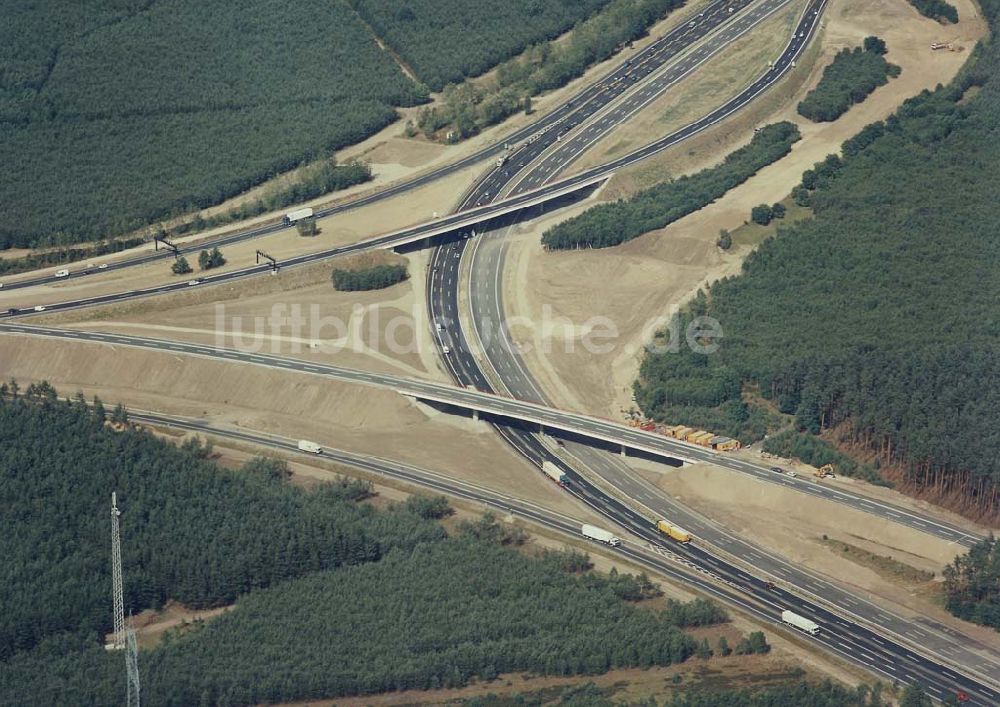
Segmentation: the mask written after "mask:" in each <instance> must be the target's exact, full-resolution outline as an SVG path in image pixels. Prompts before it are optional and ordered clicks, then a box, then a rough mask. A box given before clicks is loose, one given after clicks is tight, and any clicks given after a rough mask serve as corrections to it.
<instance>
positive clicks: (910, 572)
mask: <svg viewBox="0 0 1000 707" xmlns="http://www.w3.org/2000/svg"><path fill="white" fill-rule="evenodd" d="M819 543H820V544H821V545H824V546H825V547H828V548H830V549H831V550H833V551H835V552H836V553H837V554H838V555H842V556H844V557H846V558H848V559H850V560H851V561H853V562H856V563H858V564H859V565H863V566H865V567H867V568H869V569H872V570H874V571H875V572H876V573H877V574H878V575H879V576H880V577H882V578H883V579H887V580H889V581H892V582H896V581H902V582H905V583H907V584H926V583H927V582H930V581H933V579H934V573H933V572H926V571H924V570H921V569H917V568H916V567H914V566H913V565H908V564H906V563H905V562H900V561H899V560H897V559H894V558H893V557H892V555H879V554H877V553H874V552H870V551H869V550H865V549H864V548H862V547H858V546H857V545H852V544H851V543H847V542H844V541H843V540H833V539H831V538H828V537H827V536H825V535H824V536H823V537H822V538H820V539H819Z"/></svg>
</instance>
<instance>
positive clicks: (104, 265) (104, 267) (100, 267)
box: [97, 263, 108, 270]
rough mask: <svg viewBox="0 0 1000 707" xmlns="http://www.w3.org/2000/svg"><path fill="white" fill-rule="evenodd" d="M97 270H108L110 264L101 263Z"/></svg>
mask: <svg viewBox="0 0 1000 707" xmlns="http://www.w3.org/2000/svg"><path fill="white" fill-rule="evenodd" d="M97 269H98V270H107V269H108V264H107V263H101V264H100V265H98V266H97Z"/></svg>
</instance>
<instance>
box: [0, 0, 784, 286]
mask: <svg viewBox="0 0 1000 707" xmlns="http://www.w3.org/2000/svg"><path fill="white" fill-rule="evenodd" d="M751 2H752V0H716V1H715V2H713V3H711V4H709V5H707V6H706V7H705V8H704V10H702V11H701V16H700V17H699V19H700V20H701V21H699V22H698V23H697V24H696V25H695V26H694V27H691V26H690V25H688V24H687V23H686V22H685V23H683V24H682V25H681V26H679V27H677V28H676V29H674V30H671V31H670V32H668V33H667V34H665V35H663V36H662V37H660V38H659V39H657V40H655V41H654V42H652V43H650V44H649V45H648V46H647V47H645V48H643V49H642V50H641V51H639V52H637V53H636V54H635V55H634V56H632V57H631V59H630V60H628V61H626V62H623V63H620V64H619V65H618V66H616V67H615V68H614V69H613V70H612V71H611V72H610V73H609V74H608V75H607V76H606V77H605V79H604V80H603V82H599V83H596V84H590V85H588V86H586V87H585V88H583V89H581V90H580V91H578V92H577V93H576V94H574V95H573V96H572V97H571V98H569V99H568V100H566V101H565V102H564V103H562V104H560V105H558V106H557V107H555V108H554V109H553V110H551V111H549V112H548V113H546V114H545V115H543V116H541V117H540V118H539V119H538V120H536V121H535V122H533V123H531V124H529V125H526V126H525V127H523V128H519V129H518V130H515V131H514V132H512V133H511V134H509V135H506V136H505V137H503V141H502V142H499V143H497V144H494V145H490V146H487V147H484V148H482V149H480V150H477V151H476V152H474V153H473V154H471V155H469V156H467V157H465V158H462V159H460V160H457V161H455V162H452V163H449V164H447V165H444V166H442V167H439V168H437V169H434V170H431V171H429V172H427V173H426V174H422V175H418V176H417V177H414V178H412V179H408V180H405V181H401V182H399V183H398V184H393V185H391V186H388V187H386V188H384V189H380V190H378V191H375V192H372V193H371V194H367V195H365V196H361V197H359V198H356V199H353V200H351V201H348V202H346V203H343V204H338V205H334V206H330V207H328V208H325V209H317V210H316V213H315V216H316V218H326V217H328V216H334V215H336V214H339V213H344V212H346V211H349V210H352V209H356V208H359V207H362V206H367V205H369V204H374V203H377V202H379V201H382V200H385V199H389V198H391V197H394V196H398V195H399V194H404V193H406V192H408V191H412V190H414V189H417V188H419V187H421V186H424V185H425V184H429V183H431V182H433V181H435V180H438V179H441V178H443V177H446V176H448V175H451V174H454V173H455V172H458V171H461V170H463V169H465V168H467V167H470V166H473V165H475V164H478V163H479V162H482V161H483V160H486V159H488V158H491V157H497V156H499V155H501V154H509V150H508V149H507V146H517V149H518V153H517V159H518V161H531V160H533V159H534V158H535V157H537V156H538V155H539V154H540V153H541V152H542V151H543V150H544V149H545V148H546V147H547V146H548V145H549V144H550V143H551V142H552V141H554V140H555V138H556V137H557V135H558V133H559V131H560V130H561V128H562V127H563V126H564V124H565V123H566V122H567V120H568V119H569V117H570V115H571V114H572V116H573V118H572V120H574V121H575V120H579V119H580V118H581V117H583V116H585V115H590V114H592V113H593V112H595V111H597V110H599V109H600V108H601V107H602V106H603V105H605V104H606V103H607V102H608V101H610V100H611V99H613V98H614V97H615V96H617V95H618V93H619V92H620V91H621V90H623V89H624V88H625V85H624V84H620V83H619V82H618V79H619V78H620V77H627V78H629V80H631V76H633V75H636V74H635V71H636V70H635V67H637V66H642V71H643V72H646V71H648V70H655V68H656V67H658V66H659V65H662V64H663V63H664V62H665V61H667V60H668V59H670V58H671V57H672V56H674V55H675V54H676V51H677V48H678V47H679V46H680V47H683V46H686V45H687V44H690V43H692V42H697V41H698V40H700V39H701V38H703V37H704V36H706V35H707V34H709V33H710V32H712V31H713V30H714V29H715V28H716V27H718V26H720V25H722V24H724V23H725V22H727V21H728V20H729V19H731V17H732V16H733V14H735V11H738V10H740V9H742V8H743V7H746V6H747V5H749V4H750V3H751ZM782 4H784V1H783V2H782ZM729 8H733V10H734V13H730V12H729ZM679 40H680V41H679ZM605 84H608V85H610V86H611V88H608V85H605ZM582 105H583V106H586V111H585V112H581V111H580V107H581V106H582ZM293 227H294V226H292V225H288V226H286V225H285V224H284V223H281V222H280V221H279V222H277V223H269V224H265V225H262V226H258V227H255V228H251V229H247V230H244V231H240V232H236V233H230V234H225V235H221V236H218V237H213V238H207V239H203V240H201V241H200V242H199V243H198V244H197V245H195V246H181V247H180V248H179V251H180V253H181V254H185V255H192V254H194V255H196V254H197V253H198V252H199V251H201V250H202V249H204V248H212V247H222V246H226V245H231V244H233V243H239V242H241V241H245V240H249V239H252V238H259V237H261V236H267V235H271V234H273V233H278V232H280V231H283V230H285V229H290V228H293ZM372 247H378V246H372ZM171 257H173V253H172V252H171V251H169V250H160V251H153V252H149V253H142V254H140V255H136V256H132V257H129V258H125V259H122V260H117V261H114V262H108V263H107V267H106V268H102V269H98V268H88V267H86V265H82V264H76V265H67V266H66V269H68V270H69V271H70V273H69V275H68V276H66V277H65V278H56V277H55V276H54V275H42V276H37V277H33V278H28V279H23V280H17V281H10V282H6V283H4V289H5V290H13V289H20V288H25V287H31V286H33V285H42V284H51V283H55V282H65V281H66V280H72V279H75V278H82V277H92V276H95V275H99V274H102V273H107V272H112V271H114V270H120V269H123V268H128V267H134V266H136V265H143V264H146V263H151V262H155V261H157V260H165V259H167V258H171ZM327 257H332V256H330V255H328V256H327Z"/></svg>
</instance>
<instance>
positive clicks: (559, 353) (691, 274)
mask: <svg viewBox="0 0 1000 707" xmlns="http://www.w3.org/2000/svg"><path fill="white" fill-rule="evenodd" d="M957 6H958V9H959V14H960V16H961V17H962V18H963V20H962V22H961V23H959V24H958V25H956V26H954V27H949V28H947V31H945V29H944V28H942V27H941V25H939V24H937V23H936V22H932V21H930V20H927V19H925V18H923V17H921V16H920V15H918V14H917V13H916V11H915V10H913V8H912V7H911V6H910V5H909V4H908V3H907V2H906V1H905V0H877V1H876V2H867V1H862V0H833V2H832V3H831V5H830V7H829V9H828V18H827V19H826V20H824V23H823V30H822V35H821V38H822V44H821V46H816V45H814V47H813V49H811V50H809V51H811V52H812V56H811V57H809V56H807V57H805V58H804V59H803V61H802V62H800V65H799V66H798V67H797V68H796V70H795V72H793V74H796V75H793V76H792V77H790V79H788V80H786V81H785V82H783V84H782V85H781V86H780V87H779V88H778V89H775V90H773V91H771V92H769V93H768V94H767V95H766V96H765V97H763V99H762V100H761V101H760V105H755V106H754V107H753V108H750V109H748V110H747V111H744V112H741V113H739V114H737V115H736V116H735V117H734V118H733V119H732V120H729V121H726V122H724V123H723V124H721V125H719V126H716V127H715V128H712V129H711V130H709V131H706V133H704V134H702V135H701V136H699V137H697V138H694V139H693V140H691V141H689V142H685V143H682V144H681V145H678V146H677V147H675V148H673V149H672V150H668V151H667V152H665V153H663V154H662V155H660V156H658V157H655V158H651V159H650V160H647V161H645V162H643V163H641V164H640V165H636V166H635V167H633V168H629V169H627V170H623V172H622V173H620V174H619V175H616V177H615V179H614V180H612V182H611V183H610V184H609V185H608V186H607V187H606V188H605V189H604V190H603V191H602V192H601V193H600V195H599V196H598V197H597V198H598V199H613V198H619V197H621V196H624V195H627V194H628V193H630V192H631V191H633V190H635V189H636V188H638V187H641V186H645V185H647V184H649V183H651V182H652V181H655V180H657V178H658V180H662V179H663V178H664V177H665V176H677V175H678V174H681V173H688V172H691V171H694V170H697V169H701V168H703V167H706V166H709V165H711V164H713V163H715V162H717V161H719V160H720V159H721V158H722V157H723V156H724V155H725V154H727V153H728V152H730V151H731V150H732V149H735V148H736V147H738V146H739V145H740V144H743V143H746V142H748V141H749V139H750V137H751V136H752V127H753V126H755V125H761V124H764V123H772V122H776V121H779V120H793V121H794V122H796V123H797V124H798V125H799V126H800V129H801V131H802V134H803V139H802V140H801V141H800V142H799V143H797V144H796V146H795V147H794V149H793V150H792V152H791V154H790V155H788V156H787V157H786V158H784V159H782V160H780V161H779V162H777V163H776V164H774V165H771V166H769V167H767V168H765V169H763V170H761V171H760V172H759V173H758V174H757V175H756V176H754V177H753V178H751V179H750V180H748V181H747V182H746V183H744V184H743V185H741V186H739V187H737V188H736V189H733V190H732V191H730V192H729V193H728V194H726V196H725V197H723V198H722V199H719V200H718V201H717V202H715V203H714V204H713V205H712V206H711V207H709V208H705V209H702V210H701V211H698V212H696V213H694V214H691V215H690V216H688V217H686V218H683V219H680V220H679V221H677V222H675V223H673V224H671V225H670V226H668V227H666V228H664V229H662V230H660V231H656V232H654V233H651V234H647V235H645V236H643V237H641V238H638V239H636V240H634V241H631V242H629V243H626V244H624V245H622V246H619V247H617V248H613V249H604V250H599V251H569V252H553V253H546V252H544V251H543V250H542V249H541V246H540V244H539V241H538V237H537V236H536V235H534V234H526V235H525V236H524V237H522V238H517V239H515V240H513V241H512V243H511V251H510V254H509V258H510V265H509V267H510V268H511V270H510V273H511V274H512V275H511V276H509V277H508V278H507V281H506V289H505V301H506V303H507V313H508V315H509V316H515V315H517V316H528V317H530V318H532V319H534V320H536V321H538V320H540V319H542V317H543V312H544V311H546V309H548V311H550V312H552V313H553V314H552V316H557V317H565V318H566V319H568V320H569V321H571V322H573V323H574V326H575V327H576V329H575V333H576V334H577V335H579V334H580V332H582V331H586V329H587V327H586V326H585V324H584V323H585V322H587V321H588V320H589V319H591V318H592V317H594V316H602V317H607V319H608V320H610V322H612V323H613V324H614V326H615V329H616V330H617V332H618V335H617V337H616V338H615V339H614V340H613V343H614V344H615V346H614V347H613V348H612V350H611V351H610V352H608V353H603V354H599V355H589V354H581V353H579V347H578V351H577V352H576V353H574V354H568V353H566V352H565V346H559V347H554V349H553V353H551V354H545V355H544V359H543V357H542V355H540V354H539V353H538V351H537V350H536V351H535V352H534V353H533V354H529V355H528V356H527V360H528V363H529V365H530V366H531V368H532V371H533V372H534V373H535V374H536V375H537V376H538V378H539V379H540V382H541V383H542V384H543V385H544V386H545V388H546V390H547V392H548V393H549V394H550V395H552V396H553V399H554V400H556V401H557V402H558V404H560V405H565V406H568V407H575V408H577V409H586V410H587V411H589V412H592V413H595V414H603V415H616V414H618V413H620V411H621V410H622V409H627V408H628V407H630V406H631V404H632V402H631V385H632V381H633V380H634V379H635V377H636V375H637V371H638V366H639V363H640V360H641V358H640V356H639V355H637V352H639V351H641V345H642V343H643V342H645V341H647V340H648V334H649V332H650V324H651V323H653V322H655V321H656V318H657V317H660V316H663V315H665V314H667V313H669V312H670V311H671V308H672V307H675V306H678V305H680V304H681V303H683V302H684V301H685V300H686V299H688V298H689V297H690V296H691V295H693V294H694V292H696V291H697V289H698V288H699V287H702V286H704V285H706V284H708V283H710V282H712V281H714V280H716V279H719V278H721V277H724V276H727V275H731V274H735V273H737V272H738V271H739V267H740V263H741V261H742V259H743V258H744V257H745V256H746V255H747V253H749V251H750V249H749V248H748V247H742V248H741V247H735V248H733V249H732V250H731V251H729V252H728V253H722V252H720V251H719V250H718V249H717V248H716V247H715V245H714V243H715V239H716V238H717V236H718V233H719V230H720V229H722V228H727V229H735V228H737V227H739V226H740V225H741V224H742V223H743V222H744V221H745V220H746V219H747V216H748V215H749V212H750V209H751V208H752V207H753V206H754V205H756V204H759V203H771V202H774V201H778V200H780V199H782V198H783V197H785V196H786V195H787V194H788V192H789V191H790V190H791V189H792V187H794V186H795V185H796V184H797V183H798V181H799V179H800V176H801V173H802V172H803V171H804V170H805V169H808V168H809V167H811V166H812V165H813V164H814V163H815V162H817V161H819V160H821V159H822V158H823V157H825V156H826V155H827V154H828V153H830V152H836V151H837V150H838V149H839V146H840V144H841V143H842V142H843V141H844V140H845V139H846V138H848V137H850V136H851V135H854V134H855V133H856V132H857V131H858V130H860V129H861V128H862V127H864V126H865V125H867V124H869V123H871V122H873V121H875V120H878V119H881V118H884V117H886V116H887V115H889V114H890V113H891V112H893V111H894V110H895V108H896V107H897V106H898V105H899V104H900V103H902V101H903V100H905V99H906V98H907V97H909V96H912V95H915V94H916V93H918V92H919V91H921V90H923V89H924V88H933V87H934V86H935V85H937V84H938V83H946V82H947V81H949V80H950V79H951V78H952V77H953V76H954V75H955V73H956V72H957V71H958V69H959V67H960V66H961V65H962V63H963V62H964V61H965V60H966V59H967V58H968V56H969V52H968V51H965V52H954V53H952V52H944V53H938V52H931V51H930V48H929V45H930V43H931V42H933V41H940V40H941V39H942V38H944V39H959V40H960V43H962V44H964V45H967V46H968V47H969V48H970V49H971V47H972V45H973V43H974V40H975V38H977V37H979V36H982V34H983V33H984V31H985V25H984V23H983V22H982V20H981V19H979V16H978V13H976V12H975V11H974V10H973V9H972V6H971V4H970V3H969V2H968V0H965V1H963V2H959V3H957ZM943 32H944V33H946V34H947V37H943V36H942V33H943ZM872 33H876V34H878V35H879V36H881V37H883V38H885V40H886V42H887V44H888V47H889V53H888V59H889V60H890V61H892V62H893V63H896V64H899V65H900V66H901V67H902V69H903V71H902V75H901V76H900V77H898V78H896V79H894V80H892V81H890V82H889V84H888V85H886V86H883V87H881V88H879V89H877V90H876V91H875V92H874V93H873V94H872V95H871V96H869V98H868V99H867V100H866V101H865V102H864V103H862V104H860V105H858V106H855V107H854V108H852V109H851V110H850V111H848V112H847V113H846V114H845V115H844V116H842V117H841V118H840V119H839V120H837V121H835V122H833V123H823V124H813V123H810V122H809V121H806V120H804V119H802V118H801V117H799V116H797V114H796V113H795V105H797V103H798V101H799V100H801V98H802V97H803V96H804V95H805V93H806V92H807V91H808V90H809V89H810V88H811V87H812V86H814V85H815V83H816V82H817V81H818V80H819V76H820V74H821V73H822V68H823V67H824V66H825V65H826V63H828V62H829V61H832V57H833V55H834V54H835V53H836V52H837V51H838V50H839V49H840V48H842V47H844V46H855V45H857V44H860V42H861V41H862V39H863V38H864V37H865V36H867V35H869V34H872ZM737 51H739V48H737ZM807 54H808V52H807ZM762 58H763V57H758V60H760V59H762ZM745 59H746V58H745V57H743V59H741V60H745ZM714 61H717V62H720V63H725V61H726V58H725V57H722V58H719V59H716V60H714ZM764 63H765V64H766V59H764ZM716 70H718V69H717V68H716ZM689 81H690V86H691V88H688V89H682V90H692V91H700V90H701V84H699V83H698V82H697V81H698V77H697V76H694V77H691V79H689ZM722 88H724V87H720V88H719V90H722ZM736 90H738V88H737V87H731V88H730V90H729V92H728V93H725V94H724V95H719V99H718V101H717V103H719V102H722V100H723V99H724V98H725V96H726V95H732V94H733V93H735V92H736ZM675 95H676V94H675ZM675 102H676V100H675ZM673 110H674V109H673V108H671V107H670V106H669V105H664V103H661V104H660V105H658V106H657V105H654V106H651V107H650V108H649V109H647V111H648V112H649V114H647V115H640V116H639V117H638V123H637V124H642V122H643V121H644V120H645V121H647V124H648V125H652V124H653V122H655V120H657V119H659V118H662V117H663V115H664V112H666V114H667V118H668V123H669V121H670V120H673V119H674V118H673V116H672V111H673ZM650 121H653V122H650ZM656 134H660V132H657V133H656ZM647 136H650V134H649V133H647ZM618 140H620V137H615V136H611V137H609V138H608V140H607V142H606V144H605V145H603V146H599V147H598V149H605V150H614V149H616V148H615V144H616V141H618ZM647 140H648V137H647ZM560 217H561V218H565V217H566V216H565V215H560ZM554 220H555V219H553V221H554ZM548 225H550V223H540V224H537V225H535V231H536V232H537V233H540V232H541V231H543V230H544V228H545V227H546V226H548ZM529 282H530V283H531V287H530V288H524V287H523V286H522V284H521V283H529ZM722 325H723V330H724V329H725V322H722ZM723 342H724V340H723ZM723 345H724V343H723ZM567 382H571V383H567Z"/></svg>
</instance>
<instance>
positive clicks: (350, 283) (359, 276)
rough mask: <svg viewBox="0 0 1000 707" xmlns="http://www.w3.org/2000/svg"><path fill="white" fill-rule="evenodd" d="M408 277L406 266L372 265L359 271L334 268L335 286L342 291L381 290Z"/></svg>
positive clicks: (332, 276) (333, 278)
mask: <svg viewBox="0 0 1000 707" xmlns="http://www.w3.org/2000/svg"><path fill="white" fill-rule="evenodd" d="M406 277H407V275H406V266H405V265H372V266H371V267H367V268H361V269H357V270H343V269H340V268H334V270H333V274H332V275H331V278H332V280H333V286H334V287H335V288H336V289H338V290H342V291H346V292H353V291H357V290H381V289H383V288H386V287H392V286H393V285H395V284H396V283H399V282H402V281H403V280H405V279H406Z"/></svg>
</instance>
